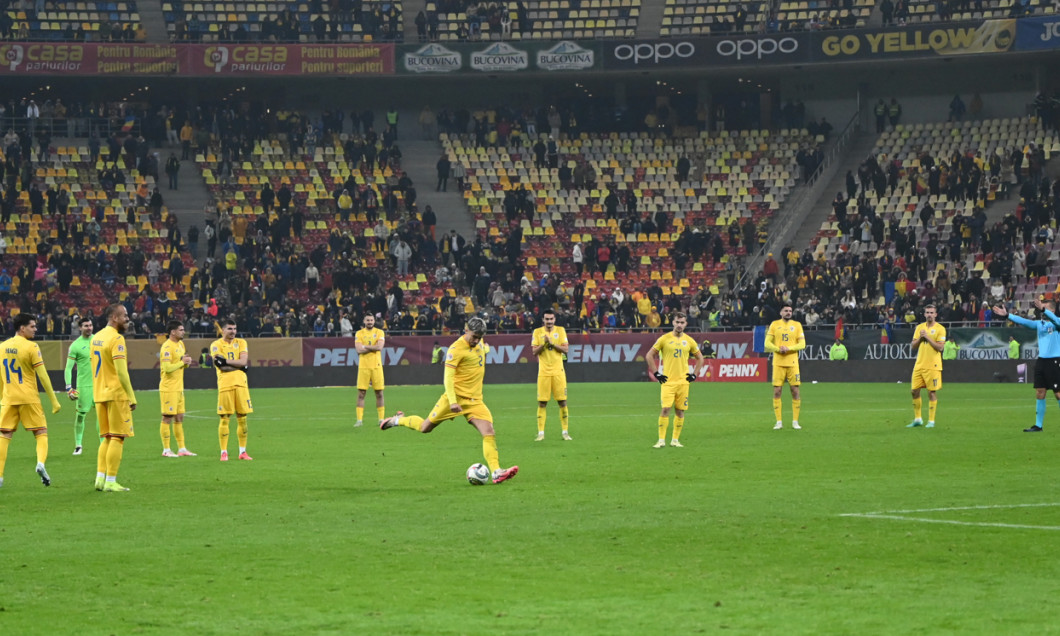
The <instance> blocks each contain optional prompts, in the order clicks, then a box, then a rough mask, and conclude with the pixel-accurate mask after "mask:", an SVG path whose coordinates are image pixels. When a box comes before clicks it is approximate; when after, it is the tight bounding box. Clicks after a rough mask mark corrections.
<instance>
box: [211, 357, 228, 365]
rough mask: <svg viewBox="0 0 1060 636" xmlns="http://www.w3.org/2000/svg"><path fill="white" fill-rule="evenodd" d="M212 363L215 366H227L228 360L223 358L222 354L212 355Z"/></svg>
mask: <svg viewBox="0 0 1060 636" xmlns="http://www.w3.org/2000/svg"><path fill="white" fill-rule="evenodd" d="M213 364H214V366H216V367H227V366H228V360H225V357H224V356H214V357H213Z"/></svg>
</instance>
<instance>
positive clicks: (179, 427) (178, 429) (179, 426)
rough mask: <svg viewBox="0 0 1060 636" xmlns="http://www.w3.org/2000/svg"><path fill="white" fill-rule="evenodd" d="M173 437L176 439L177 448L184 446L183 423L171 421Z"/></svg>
mask: <svg viewBox="0 0 1060 636" xmlns="http://www.w3.org/2000/svg"><path fill="white" fill-rule="evenodd" d="M173 438H174V439H176V440H177V449H178V450H179V449H181V448H184V423H183V422H173Z"/></svg>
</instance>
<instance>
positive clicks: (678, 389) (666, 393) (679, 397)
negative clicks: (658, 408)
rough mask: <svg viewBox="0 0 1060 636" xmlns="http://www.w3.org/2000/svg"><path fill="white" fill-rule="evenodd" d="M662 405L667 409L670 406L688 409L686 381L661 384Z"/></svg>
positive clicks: (681, 409)
mask: <svg viewBox="0 0 1060 636" xmlns="http://www.w3.org/2000/svg"><path fill="white" fill-rule="evenodd" d="M661 393H662V407H663V408H664V409H668V408H670V407H671V406H672V407H674V408H676V409H677V410H679V411H687V410H688V383H687V382H681V383H679V384H677V383H675V384H670V383H669V382H667V383H666V384H664V385H662V392H661Z"/></svg>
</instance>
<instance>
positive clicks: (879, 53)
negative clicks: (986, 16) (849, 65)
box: [813, 20, 1016, 62]
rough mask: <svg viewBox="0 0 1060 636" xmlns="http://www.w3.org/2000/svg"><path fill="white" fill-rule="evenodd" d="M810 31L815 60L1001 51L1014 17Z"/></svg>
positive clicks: (1006, 45)
mask: <svg viewBox="0 0 1060 636" xmlns="http://www.w3.org/2000/svg"><path fill="white" fill-rule="evenodd" d="M814 35H815V41H814V45H815V48H814V55H813V58H814V61H816V62H824V61H829V60H831V61H836V62H843V61H852V60H858V61H864V60H882V59H897V58H910V57H936V56H951V55H970V54H976V53H1004V52H1006V51H1009V50H1011V49H1012V44H1013V40H1015V37H1016V20H988V21H985V22H982V21H980V22H954V23H945V24H943V23H930V24H924V25H919V24H917V25H911V26H905V27H901V28H892V29H859V30H857V31H823V32H819V33H815V34H814Z"/></svg>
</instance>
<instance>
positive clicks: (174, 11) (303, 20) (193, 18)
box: [162, 0, 404, 43]
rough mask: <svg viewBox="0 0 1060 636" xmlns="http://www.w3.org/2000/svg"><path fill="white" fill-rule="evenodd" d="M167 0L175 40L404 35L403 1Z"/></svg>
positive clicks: (382, 38)
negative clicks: (237, 0) (246, 1)
mask: <svg viewBox="0 0 1060 636" xmlns="http://www.w3.org/2000/svg"><path fill="white" fill-rule="evenodd" d="M329 6H330V5H328V4H323V3H321V2H320V1H319V0H314V1H311V2H305V1H294V0H291V1H286V2H269V3H249V4H243V3H231V2H222V1H217V2H209V1H207V2H180V1H179V0H178V1H176V2H164V3H163V4H162V13H163V15H164V17H165V19H166V30H167V31H168V33H169V37H170V39H171V40H172V41H174V42H184V41H190V42H218V41H220V42H225V41H236V42H238V41H263V42H264V41H273V42H332V43H334V42H372V41H400V40H402V39H403V37H404V36H403V34H402V29H403V18H402V8H401V7H402V5H401V2H400V0H396V1H395V0H367V1H365V2H358V3H347V2H343V3H338V4H337V5H336V9H335V10H334V11H332V10H329V9H328V7H329Z"/></svg>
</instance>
